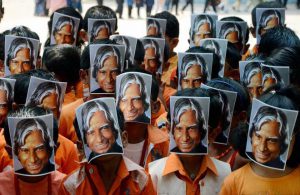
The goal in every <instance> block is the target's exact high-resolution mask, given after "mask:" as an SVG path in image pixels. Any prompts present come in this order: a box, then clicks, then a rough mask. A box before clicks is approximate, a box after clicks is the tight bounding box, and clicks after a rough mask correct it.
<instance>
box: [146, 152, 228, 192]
mask: <svg viewBox="0 0 300 195" xmlns="http://www.w3.org/2000/svg"><path fill="white" fill-rule="evenodd" d="M149 173H150V175H151V178H152V181H153V184H154V187H155V188H156V191H157V193H158V194H187V195H199V194H202V195H203V194H205V195H206V194H207V195H213V194H218V193H219V190H220V187H221V184H222V182H223V180H224V178H225V177H226V176H227V175H229V173H230V166H229V164H228V163H224V162H222V161H219V160H217V159H214V158H211V157H208V156H203V160H202V163H201V165H200V170H199V172H198V174H197V175H195V179H194V180H193V181H192V180H191V179H190V177H189V175H188V173H187V172H186V171H185V169H184V167H183V165H182V163H181V161H180V159H179V157H178V155H177V154H174V153H172V154H170V156H168V157H166V158H163V159H160V160H158V161H155V162H153V163H150V164H149Z"/></svg>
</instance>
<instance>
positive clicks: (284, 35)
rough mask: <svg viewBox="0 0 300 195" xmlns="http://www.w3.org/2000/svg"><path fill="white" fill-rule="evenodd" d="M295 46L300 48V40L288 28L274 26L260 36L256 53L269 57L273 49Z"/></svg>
mask: <svg viewBox="0 0 300 195" xmlns="http://www.w3.org/2000/svg"><path fill="white" fill-rule="evenodd" d="M295 46H300V40H299V37H298V36H297V35H296V33H295V32H294V31H293V30H292V29H290V28H288V27H284V26H276V27H274V28H271V29H269V30H267V32H266V33H264V34H263V35H262V36H261V40H260V43H259V48H258V51H259V53H262V54H264V55H266V56H269V55H270V53H271V52H272V51H273V50H275V49H278V48H282V47H295Z"/></svg>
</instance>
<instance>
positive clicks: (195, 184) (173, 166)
mask: <svg viewBox="0 0 300 195" xmlns="http://www.w3.org/2000/svg"><path fill="white" fill-rule="evenodd" d="M208 169H209V170H210V171H212V172H213V173H214V174H215V175H218V172H217V170H216V167H215V165H214V163H213V162H212V160H211V159H210V158H209V157H208V156H203V161H202V164H201V166H200V170H199V172H198V174H197V175H196V177H195V179H194V181H192V180H191V179H190V177H189V175H188V174H187V173H186V171H185V169H184V167H183V165H182V163H181V161H180V159H179V157H178V156H177V155H176V154H173V153H172V154H170V156H169V158H168V160H167V163H166V166H165V169H164V171H163V176H165V175H168V174H169V173H173V172H174V173H176V175H177V177H178V178H179V179H181V180H183V181H185V183H186V194H189V195H190V194H200V186H199V180H200V179H201V178H202V177H204V175H205V172H206V171H207V170H208Z"/></svg>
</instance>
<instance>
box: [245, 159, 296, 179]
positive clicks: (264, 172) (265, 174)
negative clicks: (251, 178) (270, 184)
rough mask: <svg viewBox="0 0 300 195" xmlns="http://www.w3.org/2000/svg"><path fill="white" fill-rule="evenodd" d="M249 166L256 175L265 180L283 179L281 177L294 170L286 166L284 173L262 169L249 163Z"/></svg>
mask: <svg viewBox="0 0 300 195" xmlns="http://www.w3.org/2000/svg"><path fill="white" fill-rule="evenodd" d="M250 166H251V168H252V170H253V171H254V172H255V173H256V174H257V175H259V176H261V177H267V178H278V177H283V176H286V175H288V174H290V173H291V172H292V171H293V170H294V169H295V168H291V167H287V166H286V167H285V170H284V171H281V170H274V169H270V168H266V167H263V166H261V165H258V164H256V163H254V162H251V163H250Z"/></svg>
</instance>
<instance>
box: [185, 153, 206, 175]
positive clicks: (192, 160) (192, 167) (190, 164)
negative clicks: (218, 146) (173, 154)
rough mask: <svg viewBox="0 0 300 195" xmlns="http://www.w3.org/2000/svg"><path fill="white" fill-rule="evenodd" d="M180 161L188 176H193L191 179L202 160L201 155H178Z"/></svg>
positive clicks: (196, 172) (197, 170)
mask: <svg viewBox="0 0 300 195" xmlns="http://www.w3.org/2000/svg"><path fill="white" fill-rule="evenodd" d="M179 158H180V161H181V163H182V165H183V167H184V169H185V170H186V171H187V173H188V174H189V176H190V178H191V176H192V175H194V178H191V179H192V180H193V179H195V177H196V176H197V174H198V172H199V170H200V167H201V163H202V160H203V156H202V155H195V156H194V155H179Z"/></svg>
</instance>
